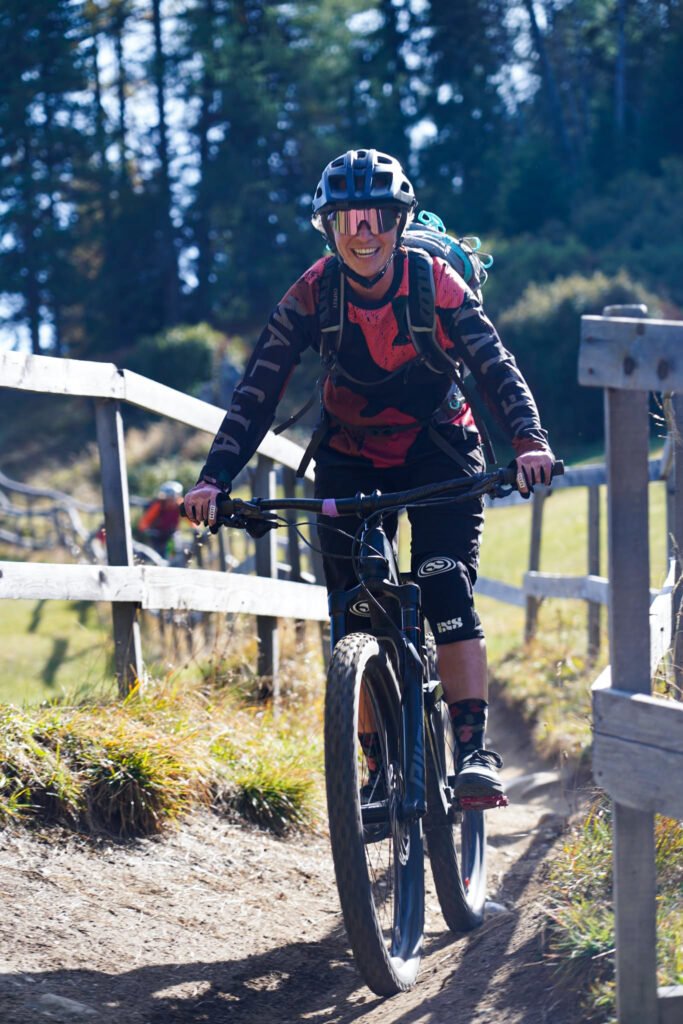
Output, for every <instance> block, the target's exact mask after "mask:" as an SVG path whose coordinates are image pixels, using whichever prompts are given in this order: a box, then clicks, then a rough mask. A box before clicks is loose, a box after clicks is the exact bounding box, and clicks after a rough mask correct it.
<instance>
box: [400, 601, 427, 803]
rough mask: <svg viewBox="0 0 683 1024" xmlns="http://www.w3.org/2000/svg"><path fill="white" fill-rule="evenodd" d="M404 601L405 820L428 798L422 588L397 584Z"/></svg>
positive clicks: (402, 606) (402, 674) (402, 620)
mask: <svg viewBox="0 0 683 1024" xmlns="http://www.w3.org/2000/svg"><path fill="white" fill-rule="evenodd" d="M398 592H399V598H400V602H401V630H402V633H403V637H404V640H405V644H404V647H403V650H402V651H401V677H402V680H403V698H402V715H401V720H402V728H403V751H404V759H405V764H404V766H403V768H404V778H405V797H404V799H403V803H402V807H401V816H402V817H403V818H404V820H413V819H414V818H420V817H422V815H423V814H424V813H425V811H426V809H427V803H426V799H425V733H424V695H423V690H422V684H423V682H424V666H423V664H422V660H421V658H420V655H419V653H418V652H419V650H420V645H421V642H422V637H421V632H422V623H421V616H420V588H419V587H418V586H417V584H415V583H404V584H403V585H402V586H400V587H399V588H398Z"/></svg>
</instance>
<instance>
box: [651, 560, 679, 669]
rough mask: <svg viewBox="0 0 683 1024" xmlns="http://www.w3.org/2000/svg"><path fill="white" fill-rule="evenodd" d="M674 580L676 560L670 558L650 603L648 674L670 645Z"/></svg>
mask: <svg viewBox="0 0 683 1024" xmlns="http://www.w3.org/2000/svg"><path fill="white" fill-rule="evenodd" d="M675 580H676V562H675V560H674V559H671V562H670V563H669V572H668V574H667V577H666V580H665V581H664V585H663V586H662V589H661V591H660V592H659V594H657V596H656V597H655V599H654V600H653V602H652V604H651V605H650V675H651V676H654V674H655V671H656V669H657V666H658V665H659V663H660V661H661V660H662V658H663V657H664V655H665V654H666V652H667V651H668V650H669V649H670V647H671V633H672V628H673V622H674V621H675V620H674V617H673V615H672V601H673V591H674V583H675Z"/></svg>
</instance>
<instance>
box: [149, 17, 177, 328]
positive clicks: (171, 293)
mask: <svg viewBox="0 0 683 1024" xmlns="http://www.w3.org/2000/svg"><path fill="white" fill-rule="evenodd" d="M152 21H153V25H154V65H153V67H154V84H155V88H156V94H157V114H158V118H159V124H158V127H157V132H158V141H157V153H158V155H159V171H160V186H161V211H162V212H161V217H162V225H161V235H162V259H163V261H164V307H165V308H164V320H165V322H166V324H167V325H168V326H172V325H173V324H176V323H178V320H179V317H180V285H179V281H178V255H177V249H176V244H175V237H174V231H173V222H172V219H171V204H172V201H173V200H172V195H171V174H170V168H169V151H168V128H167V125H166V55H165V53H164V47H163V38H162V33H161V0H152Z"/></svg>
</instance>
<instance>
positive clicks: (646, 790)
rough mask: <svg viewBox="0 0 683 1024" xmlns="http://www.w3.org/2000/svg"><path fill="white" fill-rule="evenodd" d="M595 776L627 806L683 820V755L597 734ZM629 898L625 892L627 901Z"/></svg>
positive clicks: (594, 759) (594, 762)
mask: <svg viewBox="0 0 683 1024" xmlns="http://www.w3.org/2000/svg"><path fill="white" fill-rule="evenodd" d="M593 777H594V779H595V781H596V783H597V784H598V786H600V788H601V789H604V790H605V792H606V793H609V795H610V796H611V797H612V799H613V800H615V801H617V803H620V804H623V805H624V806H625V807H631V808H633V809H634V810H639V811H647V812H648V813H653V814H654V813H657V814H664V815H666V816H667V817H669V818H683V787H681V778H683V752H676V751H673V750H661V749H659V748H658V747H651V746H647V745H646V744H644V743H637V742H635V741H633V740H623V739H619V738H618V737H616V736H607V735H603V734H602V733H597V732H596V733H595V740H594V745H593ZM652 870H654V861H653V866H652ZM628 895H629V894H628V893H625V894H624V898H627V897H628Z"/></svg>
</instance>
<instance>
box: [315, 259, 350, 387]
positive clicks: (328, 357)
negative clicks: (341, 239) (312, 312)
mask: <svg viewBox="0 0 683 1024" xmlns="http://www.w3.org/2000/svg"><path fill="white" fill-rule="evenodd" d="M345 313H346V302H345V297H344V275H343V274H342V272H341V268H340V266H339V261H338V260H337V258H336V256H335V257H333V258H332V259H331V260H328V261H327V263H326V264H325V266H324V267H323V272H322V274H321V276H320V286H319V293H318V315H319V317H320V361H321V362H322V365H323V370H325V371H326V372H329V371H330V369H331V368H332V367H333V366H334V363H335V362H336V360H337V353H338V352H339V346H340V345H341V339H342V334H343V332H344V316H345Z"/></svg>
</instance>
